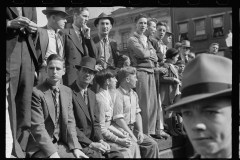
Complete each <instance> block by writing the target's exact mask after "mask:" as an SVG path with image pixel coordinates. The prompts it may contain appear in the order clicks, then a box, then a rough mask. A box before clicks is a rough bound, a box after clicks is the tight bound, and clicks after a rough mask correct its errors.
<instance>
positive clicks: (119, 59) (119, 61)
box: [117, 55, 130, 68]
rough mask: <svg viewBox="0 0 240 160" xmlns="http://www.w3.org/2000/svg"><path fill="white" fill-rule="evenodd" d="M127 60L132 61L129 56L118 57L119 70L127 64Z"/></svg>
mask: <svg viewBox="0 0 240 160" xmlns="http://www.w3.org/2000/svg"><path fill="white" fill-rule="evenodd" d="M127 59H130V58H129V57H128V56H127V55H120V56H119V57H118V63H117V66H118V68H122V67H123V64H124V62H125V61H126V60H127Z"/></svg>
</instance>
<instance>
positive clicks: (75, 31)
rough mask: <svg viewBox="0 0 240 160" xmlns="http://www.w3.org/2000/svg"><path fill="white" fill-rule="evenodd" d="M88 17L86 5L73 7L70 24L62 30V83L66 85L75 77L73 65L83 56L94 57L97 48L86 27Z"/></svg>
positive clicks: (75, 71)
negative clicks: (64, 63) (63, 64)
mask: <svg viewBox="0 0 240 160" xmlns="http://www.w3.org/2000/svg"><path fill="white" fill-rule="evenodd" d="M88 19H89V11H88V8H87V7H75V8H74V10H73V24H72V26H71V27H70V28H69V29H64V30H63V33H64V43H65V44H64V50H65V59H66V74H65V75H64V76H63V84H65V85H67V86H69V85H71V84H72V83H73V82H74V81H75V80H76V79H77V74H76V73H77V69H76V68H75V65H76V64H79V63H80V61H81V60H82V58H83V57H85V56H90V57H92V58H96V55H95V54H96V53H97V49H96V47H95V45H94V43H93V41H92V40H91V38H90V28H89V27H87V21H88Z"/></svg>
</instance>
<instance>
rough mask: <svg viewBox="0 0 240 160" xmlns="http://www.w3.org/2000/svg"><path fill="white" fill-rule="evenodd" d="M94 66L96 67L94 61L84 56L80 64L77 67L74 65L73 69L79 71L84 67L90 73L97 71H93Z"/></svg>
mask: <svg viewBox="0 0 240 160" xmlns="http://www.w3.org/2000/svg"><path fill="white" fill-rule="evenodd" d="M95 65H96V60H95V59H94V58H91V57H88V56H85V57H83V58H82V60H81V62H80V64H79V65H75V67H76V68H77V69H78V70H79V69H80V68H81V67H85V68H88V69H90V70H92V71H95V72H97V70H96V69H95Z"/></svg>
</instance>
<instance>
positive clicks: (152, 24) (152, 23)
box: [145, 18, 169, 138]
mask: <svg viewBox="0 0 240 160" xmlns="http://www.w3.org/2000/svg"><path fill="white" fill-rule="evenodd" d="M156 24H157V19H155V18H150V19H148V21H147V26H148V29H147V30H146V31H145V35H146V36H147V38H148V40H149V41H150V42H151V44H152V46H153V48H154V49H155V50H156V54H157V56H158V62H156V63H155V68H154V78H155V82H156V92H157V99H158V103H159V104H158V105H159V107H158V115H157V123H156V131H157V133H158V134H157V136H156V138H168V137H169V135H168V134H167V133H165V132H164V131H163V129H164V126H163V123H164V122H163V112H162V107H161V105H162V103H161V98H160V92H159V87H160V80H159V76H160V74H162V73H165V72H166V71H167V70H166V69H165V68H163V67H161V68H159V62H161V61H163V59H161V58H163V57H164V54H163V53H162V51H161V48H160V47H159V45H158V41H157V40H156V39H155V38H153V36H154V34H155V32H156Z"/></svg>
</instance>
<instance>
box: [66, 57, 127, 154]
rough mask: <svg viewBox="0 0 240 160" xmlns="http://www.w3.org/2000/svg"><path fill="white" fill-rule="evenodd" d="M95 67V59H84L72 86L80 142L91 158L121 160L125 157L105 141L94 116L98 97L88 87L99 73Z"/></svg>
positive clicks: (77, 66)
mask: <svg viewBox="0 0 240 160" xmlns="http://www.w3.org/2000/svg"><path fill="white" fill-rule="evenodd" d="M95 65H96V60H95V59H94V58H91V57H88V56H87V57H83V59H82V60H81V62H80V65H76V66H75V67H76V68H77V69H78V71H77V76H78V78H77V80H76V81H74V82H73V84H72V85H71V86H70V88H71V89H72V91H73V110H74V116H75V119H76V126H77V127H76V129H77V135H78V141H79V142H80V144H81V145H82V147H83V152H84V153H85V154H86V155H88V156H89V157H91V158H103V156H107V157H108V158H117V157H118V158H120V157H123V155H122V154H121V153H120V152H119V151H117V150H116V149H115V148H114V147H111V148H110V145H109V144H108V143H106V142H104V141H103V137H102V133H101V128H100V125H99V122H97V121H96V119H95V116H94V108H95V103H96V96H95V93H94V92H93V91H91V90H90V89H88V85H89V84H90V83H91V81H92V80H93V78H94V76H95V73H96V72H97V70H96V69H95Z"/></svg>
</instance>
